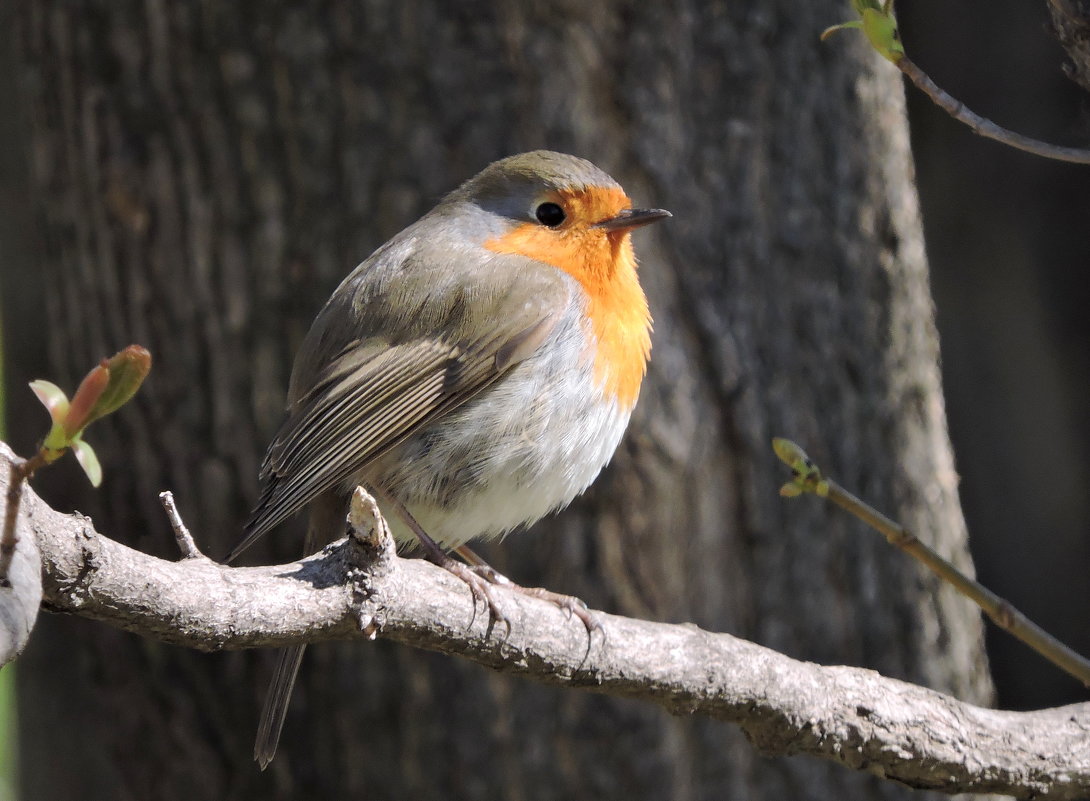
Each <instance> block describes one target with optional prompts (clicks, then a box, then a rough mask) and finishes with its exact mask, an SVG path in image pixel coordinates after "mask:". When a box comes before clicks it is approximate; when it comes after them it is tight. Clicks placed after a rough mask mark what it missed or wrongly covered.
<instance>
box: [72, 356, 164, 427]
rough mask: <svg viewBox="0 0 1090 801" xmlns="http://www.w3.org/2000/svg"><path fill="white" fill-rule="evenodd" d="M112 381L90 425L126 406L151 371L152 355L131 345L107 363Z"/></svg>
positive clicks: (97, 404)
mask: <svg viewBox="0 0 1090 801" xmlns="http://www.w3.org/2000/svg"><path fill="white" fill-rule="evenodd" d="M104 366H105V368H106V369H107V370H109V376H110V381H109V384H107V386H106V388H105V389H104V390H103V392H102V394H101V395H100V397H99V398H98V402H97V403H96V404H95V407H94V409H93V410H92V412H91V416H90V418H89V419H88V421H87V422H88V423H90V422H92V421H94V420H97V419H98V418H100V417H104V416H105V415H108V414H110V413H111V412H115V411H117V410H118V409H119V408H120V407H122V406H124V405H125V404H126V403H128V402H129V400H130V399H131V398H132V396H133V395H135V394H136V391H137V390H138V389H140V385H141V384H143V383H144V379H145V378H146V377H147V375H148V372H149V371H150V370H151V353H149V352H148V350H147V348H144V347H141V346H140V345H129V346H128V347H127V348H125V349H124V350H122V351H119V352H118V353H116V354H114V355H113V357H112V358H110V360H109V361H107V362H105V364H104Z"/></svg>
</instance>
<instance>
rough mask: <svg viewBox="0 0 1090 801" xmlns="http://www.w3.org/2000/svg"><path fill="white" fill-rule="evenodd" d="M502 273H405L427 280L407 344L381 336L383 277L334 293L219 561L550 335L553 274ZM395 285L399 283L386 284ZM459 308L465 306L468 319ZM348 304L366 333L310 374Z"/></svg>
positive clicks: (523, 267) (563, 296)
mask: <svg viewBox="0 0 1090 801" xmlns="http://www.w3.org/2000/svg"><path fill="white" fill-rule="evenodd" d="M366 266H367V265H363V267H361V269H363V268H364V267H366ZM502 267H503V269H504V270H506V271H507V272H506V275H504V276H503V277H502V278H500V279H499V280H495V279H493V280H492V282H491V284H489V283H487V282H486V281H484V280H483V279H482V278H480V277H476V276H475V277H474V278H472V279H471V280H470V281H469V282H468V283H467V282H466V280H465V279H464V278H462V279H459V278H457V277H456V276H455V277H452V276H451V274H450V273H451V271H450V270H446V271H445V272H443V274H436V275H434V276H432V275H427V274H426V273H427V272H428V271H429V270H428V269H425V268H420V269H417V270H414V271H413V275H412V279H413V280H424V281H433V283H432V284H431V285H430V290H429V291H428V292H427V293H422V294H423V295H424V296H426V297H425V300H424V301H423V302H422V303H421V304H420V308H414V309H411V310H409V311H410V314H411V315H412V316H411V319H408V320H401V321H400V325H399V326H398V329H400V330H405V329H408V330H409V332H410V338H409V339H408V340H407V341H399V342H395V343H392V342H391V341H390V338H389V334H388V333H384V332H383V331H381V329H383V328H388V327H389V325H390V324H391V323H392V322H394V320H392V319H391V312H390V309H391V307H392V306H395V307H397V306H400V307H402V308H403V307H404V306H405V304H404V303H400V304H398V303H391V302H390V301H391V298H390V296H389V292H388V291H386V290H384V288H383V286H384V282H383V280H382V276H381V275H379V276H375V275H370V276H369V275H367V274H366V273H364V274H363V275H362V276H361V277H360V281H359V282H358V283H357V284H353V283H352V281H351V279H350V280H348V281H346V282H345V284H343V285H342V286H341V288H340V289H338V291H337V293H335V295H334V297H333V298H332V299H331V300H330V303H329V304H327V306H326V308H325V309H323V311H322V313H321V314H320V315H319V318H318V319H317V320H316V321H315V324H314V327H313V328H312V329H311V332H310V334H308V336H307V342H306V343H304V346H303V348H301V350H300V354H299V357H298V361H301V362H303V365H302V366H300V365H299V364H298V363H297V366H296V370H295V374H294V375H293V380H292V389H291V392H290V396H291V397H292V398H293V399H294V400H293V403H292V404H291V406H290V407H289V410H288V416H287V419H286V420H285V421H284V423H283V424H282V426H281V428H280V431H279V432H278V433H277V435H276V438H275V439H274V441H273V443H272V445H271V446H270V447H269V450H268V453H267V454H266V456H265V462H264V464H263V466H262V471H261V478H262V482H263V488H262V494H261V497H260V499H259V501H258V504H257V506H256V508H255V509H254V511H253V513H252V514H251V517H250V519H249V522H248V523H247V525H246V534H245V537H244V538H243V539H242V541H241V542H240V543H239V544H238V545H237V546H236V547H235V549H234V550H233V551H232V552H231V554H230V555H229V556H228V557H227V561H230V560H232V559H234V558H235V557H236V556H238V555H239V554H240V553H241V552H242V551H244V550H245V549H246V548H248V547H249V546H250V545H251V544H253V542H254V541H255V540H257V539H258V538H259V537H260V536H262V535H263V534H265V533H266V532H268V531H269V530H270V529H272V528H273V527H275V526H276V525H278V524H279V523H281V522H282V521H284V520H285V519H287V518H288V517H290V516H291V515H293V514H295V513H296V512H298V511H299V510H301V509H302V508H303V507H304V506H306V505H307V504H309V503H310V502H311V501H312V500H314V499H315V498H317V497H318V496H319V495H321V494H323V493H324V492H326V491H328V490H330V489H334V488H336V487H338V486H341V485H343V484H344V482H346V481H348V480H349V479H350V478H351V477H352V476H353V475H356V474H358V473H359V472H360V471H361V470H362V469H364V468H365V467H366V466H367V464H368V463H369V462H371V461H372V460H374V459H375V458H377V457H378V456H380V455H381V454H383V453H384V452H385V451H387V450H388V449H390V448H391V447H393V446H395V445H397V444H398V443H399V442H401V441H403V440H404V439H405V438H406V437H409V436H411V435H412V434H413V433H414V432H415V431H418V430H419V429H420V428H422V427H423V426H426V425H428V424H429V423H431V422H433V421H434V420H436V419H438V418H439V417H441V416H442V415H444V414H446V413H447V412H449V411H450V410H451V409H454V408H456V407H457V406H460V405H461V404H463V403H465V402H467V401H468V400H470V399H471V398H473V397H474V396H475V395H477V394H478V393H479V392H481V391H482V390H484V389H485V388H486V387H488V386H489V385H490V384H492V383H493V382H495V381H497V380H500V379H501V378H502V376H503V374H504V373H505V372H506V371H507V370H509V369H510V368H511V367H512V366H514V365H515V364H517V363H518V362H520V361H522V360H523V359H525V358H526V357H527V356H529V355H531V354H532V353H533V352H534V351H535V350H536V349H537V348H538V347H539V346H540V345H541V344H542V343H543V342H544V341H545V340H546V339H547V338H548V336H549V334H550V332H552V330H553V329H554V327H555V325H556V323H557V322H558V321H559V319H560V317H561V315H562V313H563V311H564V309H565V308H567V306H568V303H569V298H570V294H569V293H570V289H569V287H568V285H567V284H566V283H565V282H564V280H563V279H562V278H561V274H560V273H559V271H552V270H544V269H542V266H541V265H538V264H536V263H534V262H530V261H527V260H521V259H517V258H512V257H506V259H505V261H504V263H503V264H502ZM485 272H489V273H496V272H497V271H485ZM554 272H555V275H554V274H553V273H554ZM422 273H423V274H422ZM396 286H403V283H399V282H396V281H395V282H393V283H392V284H391V287H396ZM395 291H396V290H395ZM467 304H473V308H474V312H473V313H472V314H471V315H467V313H466V309H467ZM349 308H352V309H356V313H355V315H351V316H350V318H351V317H355V318H358V319H359V320H362V321H366V322H360V323H355V324H353V325H352V327H354V328H355V329H356V332H357V333H358V331H359V329H360V328H361V327H362V328H367V329H369V330H368V331H367V332H366V334H367V335H365V336H363V337H359V336H355V337H353V338H352V339H350V340H349V341H348V342H346V343H344V344H343V345H342V346H341V347H340V349H339V350H338V351H335V352H334V355H333V357H332V358H331V359H330V360H329V361H328V362H327V363H326V364H324V365H321V366H318V369H315V365H314V360H315V359H316V354H317V353H319V352H321V350H322V347H319V343H323V342H324V343H325V347H327V348H328V347H329V346H330V344H331V343H336V341H337V339H338V333H337V332H338V330H339V327H340V326H341V325H342V324H343V321H344V319H345V318H346V315H347V313H348V309H349ZM480 320H489V321H493V323H492V324H490V325H485V326H483V327H482V326H481V325H480V323H479V322H474V321H480ZM376 329H379V330H376ZM428 329H430V331H442V332H443V334H442V335H436V334H429V333H427V332H426V331H427V330H428ZM395 330H397V329H395ZM342 336H343V335H342ZM334 346H335V345H334ZM308 359H309V360H310V361H309V362H308V361H304V360H308Z"/></svg>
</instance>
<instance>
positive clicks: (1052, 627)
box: [897, 0, 1090, 709]
mask: <svg viewBox="0 0 1090 801" xmlns="http://www.w3.org/2000/svg"><path fill="white" fill-rule="evenodd" d="M897 11H898V17H899V18H900V22H901V30H902V34H903V38H904V40H905V47H906V51H907V52H908V53H909V54H910V55H911V56H912V59H913V60H914V61H915V62H916V63H917V64H918V65H919V66H920V67H922V68H923V69H924V70H925V71H926V72H927V73H928V74H930V75H931V77H932V78H933V79H934V80H935V81H936V82H937V83H938V84H939V86H941V87H943V88H944V89H946V90H947V91H948V92H950V93H951V94H952V95H954V96H955V97H956V98H958V99H959V100H961V101H962V102H964V103H965V104H966V105H968V107H969V108H971V109H973V110H974V111H976V112H977V113H978V114H981V115H983V116H985V117H988V118H989V119H991V120H993V121H994V122H997V123H999V124H1000V125H1003V126H1005V127H1007V128H1011V129H1013V130H1015V131H1018V132H1020V133H1024V134H1026V135H1029V136H1034V137H1037V138H1040V139H1044V140H1045V141H1049V142H1054V143H1057V144H1066V145H1072V146H1082V147H1087V146H1088V144H1090V114H1088V109H1090V96H1088V95H1087V94H1086V93H1085V92H1083V91H1082V90H1081V89H1080V88H1079V87H1078V86H1077V85H1076V84H1075V83H1073V82H1072V81H1070V80H1069V79H1067V78H1066V76H1065V75H1064V74H1063V71H1062V65H1063V63H1064V53H1063V49H1062V48H1061V47H1060V45H1059V43H1058V42H1057V41H1056V39H1055V37H1054V36H1053V35H1052V32H1051V29H1050V23H1049V19H1048V12H1047V9H1046V5H1045V2H1044V0H1035V2H1026V0H957V2H946V1H943V0H903V2H899V3H898V4H897ZM906 92H907V97H908V108H909V115H910V122H911V127H912V146H913V153H914V156H915V159H916V171H917V175H918V178H919V191H920V201H921V208H922V212H923V222H924V234H925V236H926V241H927V252H928V258H929V261H930V266H931V282H932V289H933V293H934V299H935V305H936V307H937V312H938V326H939V332H940V335H941V339H942V358H943V365H942V367H943V381H944V386H945V394H946V410H947V414H948V416H949V424H950V434H951V438H952V439H953V442H954V452H955V454H956V457H957V466H958V472H959V473H960V475H961V501H962V504H963V507H964V510H965V517H966V520H967V521H968V525H969V544H970V547H971V548H972V552H973V556H974V559H975V561H976V566H977V570H978V571H979V575H980V577H981V579H982V580H983V582H984V583H985V584H986V585H987V586H989V587H990V588H991V589H993V590H994V591H996V592H998V593H999V594H1000V595H1002V596H1003V597H1005V598H1007V599H1008V600H1009V601H1011V602H1012V603H1013V604H1014V605H1015V606H1017V607H1018V608H1019V609H1021V610H1022V611H1023V612H1025V613H1026V614H1027V615H1029V617H1030V618H1031V619H1033V620H1034V621H1036V622H1037V623H1039V624H1040V625H1042V626H1044V628H1045V629H1046V630H1048V631H1049V632H1051V633H1052V634H1053V635H1055V636H1057V637H1059V638H1060V639H1061V640H1062V641H1064V642H1065V643H1067V644H1068V645H1070V646H1071V647H1073V648H1075V649H1076V650H1078V651H1079V652H1080V653H1083V654H1087V653H1090V625H1088V621H1090V581H1087V576H1088V575H1090V507H1088V503H1087V498H1088V496H1090V469H1088V462H1087V459H1086V455H1087V454H1088V453H1090V427H1088V424H1087V421H1088V419H1090V418H1088V416H1087V413H1086V398H1087V395H1088V393H1090V314H1088V310H1090V281H1088V280H1087V271H1088V269H1090V167H1083V166H1075V165H1068V164H1060V163H1057V162H1051V161H1047V160H1045V159H1041V158H1038V157H1035V156H1030V155H1027V154H1024V153H1021V152H1019V151H1016V150H1013V149H1011V148H1007V147H1004V146H1002V145H999V144H997V143H995V142H991V141H989V140H986V139H983V138H981V137H979V136H976V135H975V134H973V133H972V132H971V131H970V130H969V129H968V128H966V127H964V126H962V125H961V124H959V123H956V122H954V121H953V120H952V119H950V118H949V117H948V116H947V115H946V114H945V112H943V111H941V110H940V109H938V108H937V107H936V106H934V105H933V104H932V103H931V101H930V100H928V99H927V98H926V97H924V96H923V95H922V94H921V93H920V92H918V91H917V90H916V89H915V88H914V87H912V86H908V87H907V88H906ZM988 648H989V654H990V657H991V666H992V673H993V675H994V677H995V682H996V687H997V690H998V693H999V704H1000V705H1001V706H1005V707H1010V708H1015V709H1026V708H1033V707H1041V706H1049V705H1055V704H1061V703H1069V702H1073V701H1077V700H1085V699H1086V690H1085V688H1083V687H1081V686H1080V685H1079V684H1078V682H1077V681H1075V680H1074V679H1071V678H1068V677H1067V676H1066V675H1064V674H1062V673H1061V672H1059V671H1058V670H1056V669H1054V668H1052V667H1051V666H1050V665H1048V664H1046V663H1045V662H1044V661H1043V660H1041V659H1039V658H1038V657H1037V656H1036V655H1035V654H1032V653H1031V652H1029V650H1028V649H1027V648H1025V647H1024V646H1023V645H1022V644H1021V643H1019V642H1017V641H1016V640H1014V639H1013V638H1011V637H1009V636H1008V635H1006V634H1004V633H1003V632H1001V631H998V630H997V629H995V627H993V626H989V627H988Z"/></svg>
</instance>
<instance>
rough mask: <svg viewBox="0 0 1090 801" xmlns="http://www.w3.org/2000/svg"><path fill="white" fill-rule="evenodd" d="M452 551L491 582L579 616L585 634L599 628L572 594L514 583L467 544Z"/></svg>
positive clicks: (599, 625) (596, 621) (592, 616)
mask: <svg viewBox="0 0 1090 801" xmlns="http://www.w3.org/2000/svg"><path fill="white" fill-rule="evenodd" d="M454 552H455V553H456V554H458V555H459V556H460V557H462V558H463V559H465V560H466V562H467V563H468V564H469V569H470V570H472V571H473V572H475V573H477V574H478V575H479V576H481V577H483V578H484V579H485V580H486V581H488V582H489V583H491V584H495V585H497V586H500V587H507V588H508V589H511V590H514V591H515V592H518V593H522V594H523V595H528V596H530V597H531V598H540V599H541V600H543V601H548V602H549V603H553V604H556V605H557V606H559V607H560V608H561V609H562V610H564V611H565V612H567V613H568V615H569V616H570V615H574V616H575V617H577V618H579V619H580V620H581V621H582V622H583V625H584V626H586V629H587V634H591V633H592V632H594V631H595V630H596V629H601V628H602V624H601V623H600V622H599V621H598V618H596V617H595V616H594V614H593V613H591V611H590V610H589V609H587V605H586V604H585V603H583V602H582V601H581V600H579V599H578V598H576V597H575V596H574V595H563V594H561V593H559V592H553V591H552V590H547V589H545V588H544V587H523V586H522V585H521V584H516V583H515V582H513V581H511V579H509V578H507V576H505V575H503V573H501V572H499V571H498V570H496V568H494V567H492V566H491V565H490V564H488V562H486V561H484V559H482V558H481V557H480V556H478V555H477V553H476V552H475V551H474V550H473V549H472V548H470V547H469V546H468V545H460V546H458V547H457V548H455V549H454Z"/></svg>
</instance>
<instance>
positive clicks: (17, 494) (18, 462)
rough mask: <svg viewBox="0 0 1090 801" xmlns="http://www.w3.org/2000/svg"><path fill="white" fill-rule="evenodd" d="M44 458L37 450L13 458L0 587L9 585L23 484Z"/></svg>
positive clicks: (0, 553)
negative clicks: (25, 455) (32, 453)
mask: <svg viewBox="0 0 1090 801" xmlns="http://www.w3.org/2000/svg"><path fill="white" fill-rule="evenodd" d="M46 463H47V462H46V459H45V457H44V456H43V455H42V453H41V452H40V451H39V452H38V453H36V454H34V456H32V457H30V458H29V459H18V458H17V459H14V460H13V461H12V462H11V469H10V472H9V476H8V492H7V505H6V506H5V509H4V531H3V533H2V534H0V587H10V586H11V582H10V581H9V580H8V571H10V570H11V560H12V558H13V557H14V556H15V546H16V545H18V544H19V537H18V535H16V533H15V523H16V522H17V521H18V520H19V505H20V503H21V502H22V499H23V484H24V483H26V482H27V481H28V480H29V479H30V477H31V476H32V475H34V471H35V470H37V469H38V468H39V467H42V466H43V465H45V464H46Z"/></svg>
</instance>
